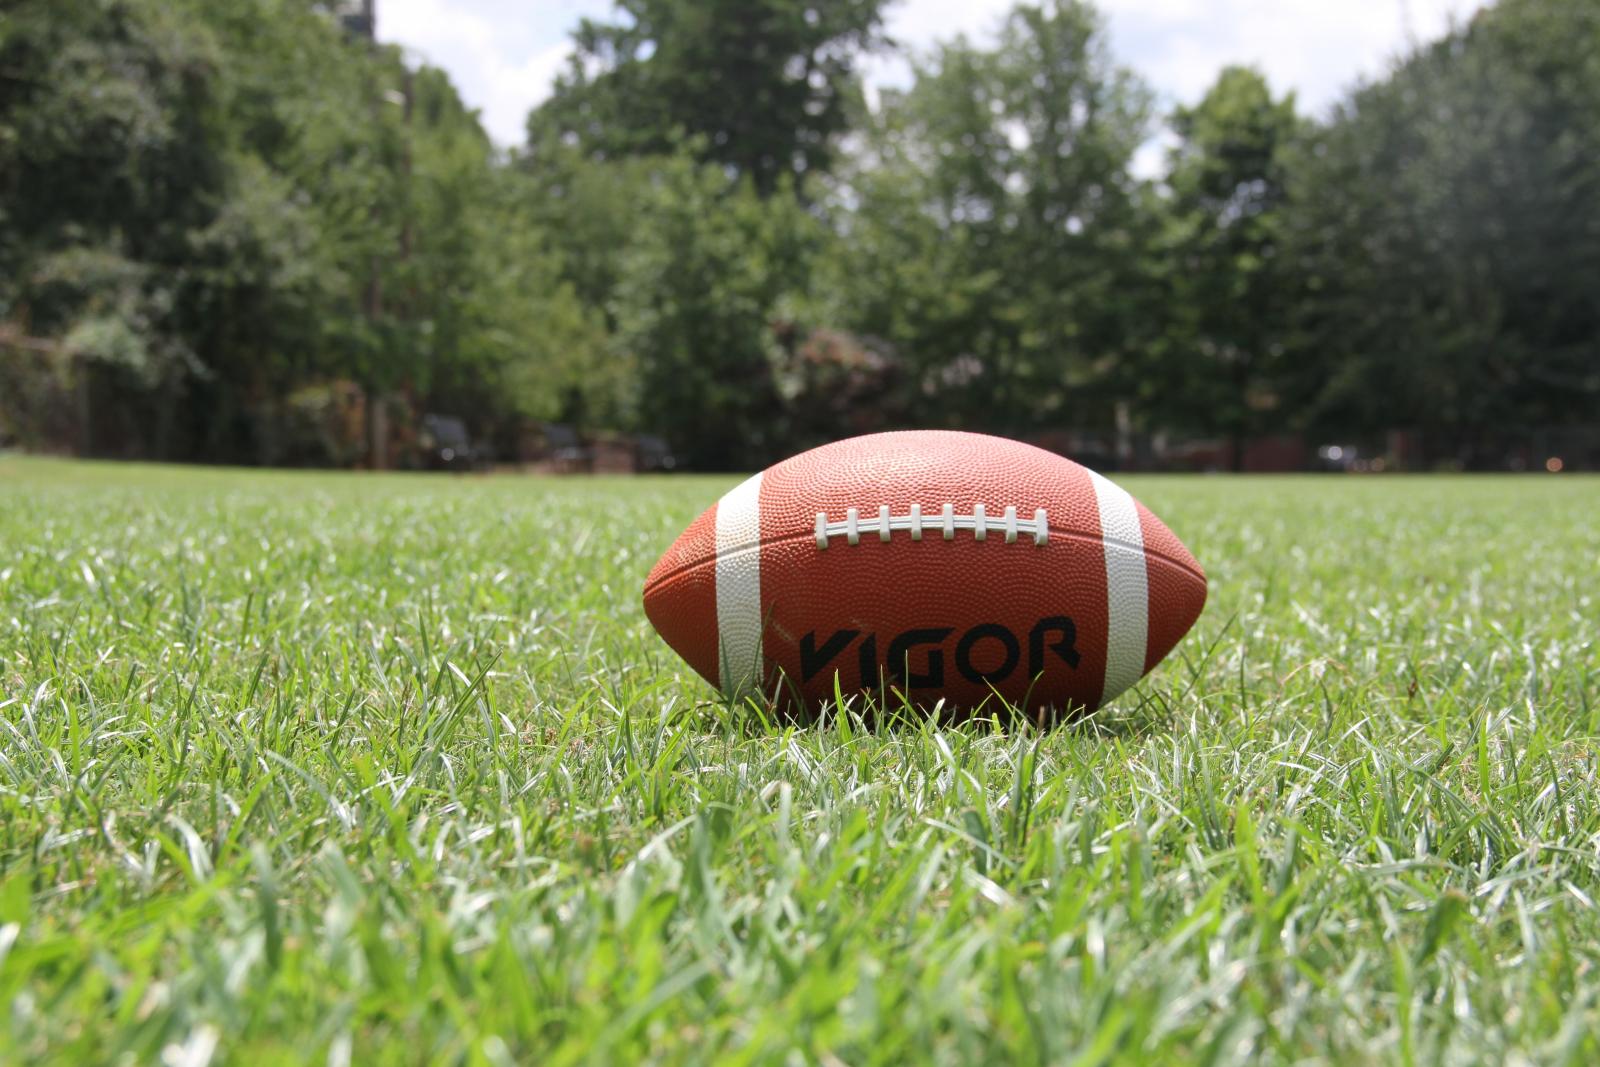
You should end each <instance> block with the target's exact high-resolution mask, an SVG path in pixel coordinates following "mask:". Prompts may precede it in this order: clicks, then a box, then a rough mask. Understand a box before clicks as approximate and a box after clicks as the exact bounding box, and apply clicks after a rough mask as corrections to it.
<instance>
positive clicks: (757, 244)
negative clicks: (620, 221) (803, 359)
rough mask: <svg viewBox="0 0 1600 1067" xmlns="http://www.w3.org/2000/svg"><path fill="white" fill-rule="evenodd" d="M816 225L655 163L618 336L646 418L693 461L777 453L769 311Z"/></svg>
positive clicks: (725, 463) (772, 202)
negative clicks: (634, 372)
mask: <svg viewBox="0 0 1600 1067" xmlns="http://www.w3.org/2000/svg"><path fill="white" fill-rule="evenodd" d="M816 231H817V227H816V224H815V221H814V219H813V218H812V217H811V216H810V215H808V214H807V213H806V212H805V211H804V210H802V209H801V208H800V207H799V205H798V204H796V203H795V202H794V201H793V199H792V198H790V197H771V198H763V197H761V196H760V195H759V194H758V193H757V192H756V190H755V188H754V186H753V183H752V182H750V181H748V180H734V181H731V182H730V179H729V178H728V177H727V176H726V175H725V174H724V173H723V172H722V170H721V169H720V168H717V167H712V166H703V165H698V164H696V163H694V162H693V161H692V160H689V159H686V158H676V159H668V160H663V161H662V163H661V166H660V168H659V170H658V172H657V174H656V176H655V181H654V182H653V183H652V191H651V194H650V197H649V200H648V202H647V203H646V204H645V210H644V211H643V214H642V225H641V230H640V233H639V235H638V237H637V239H636V240H635V242H634V243H633V245H632V247H631V249H630V252H629V255H628V258H627V261H626V263H625V265H624V269H623V274H622V277H621V279H620V280H619V283H618V286H617V293H616V297H615V315H616V319H617V343H618V344H619V345H620V346H621V348H622V349H623V350H624V351H626V352H628V353H630V354H631V356H632V357H633V359H634V360H635V361H636V365H637V367H638V390H639V393H638V410H639V418H640V422H641V424H642V425H645V426H648V427H651V428H653V429H656V430H659V431H660V432H662V433H665V434H666V435H667V436H668V437H669V438H670V439H671V440H672V441H673V442H674V443H675V444H676V445H677V446H678V447H679V448H680V449H681V450H682V452H683V454H684V458H686V459H687V460H688V461H689V462H690V463H691V464H693V465H695V466H699V467H706V468H710V469H714V470H716V469H729V468H737V467H740V466H746V465H749V464H751V463H759V462H761V461H763V460H770V459H772V458H776V456H777V454H778V452H779V451H780V450H781V447H782V445H783V443H784V442H783V436H782V430H783V406H782V399H781V397H780V394H779V391H778V381H777V371H778V365H779V360H780V357H779V353H778V350H777V337H776V336H775V333H774V325H775V321H774V320H775V317H776V315H777V305H778V302H779V300H780V298H781V297H782V296H783V294H784V293H785V292H790V291H794V290H796V289H798V288H800V287H801V286H803V285H804V282H805V270H806V264H807V263H808V262H809V260H810V252H811V249H812V247H813V246H814V244H815V241H816V239H817V232H816Z"/></svg>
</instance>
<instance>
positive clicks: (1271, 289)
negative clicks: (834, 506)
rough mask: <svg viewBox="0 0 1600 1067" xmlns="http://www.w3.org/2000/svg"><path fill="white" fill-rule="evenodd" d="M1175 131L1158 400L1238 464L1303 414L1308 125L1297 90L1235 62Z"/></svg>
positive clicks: (1166, 414)
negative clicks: (1291, 263) (1300, 356)
mask: <svg viewBox="0 0 1600 1067" xmlns="http://www.w3.org/2000/svg"><path fill="white" fill-rule="evenodd" d="M1172 127H1173V130H1174V132H1175V133H1176V134H1177V136H1178V144H1177V147H1176V148H1175V149H1173V151H1172V156H1171V169H1170V172H1169V177H1168V179H1167V180H1168V185H1169V187H1170V190H1171V196H1170V198H1169V199H1168V200H1167V201H1166V203H1165V204H1164V205H1163V207H1164V214H1165V216H1166V222H1167V227H1166V231H1165V234H1164V240H1163V242H1162V246H1161V252H1162V260H1161V261H1160V262H1159V263H1158V264H1157V269H1158V270H1160V271H1162V273H1163V274H1164V279H1163V281H1164V286H1163V291H1164V292H1165V294H1166V301H1165V311H1166V314H1165V316H1164V319H1165V322H1166V327H1167V328H1166V329H1165V330H1164V332H1163V335H1162V336H1161V338H1160V339H1159V340H1158V341H1157V342H1156V343H1155V344H1153V345H1152V346H1151V354H1152V355H1153V356H1154V357H1155V372H1156V373H1158V374H1160V375H1161V379H1160V381H1161V389H1160V391H1159V393H1157V394H1155V395H1154V396H1153V397H1152V399H1153V400H1154V401H1155V402H1156V403H1157V404H1159V405H1160V414H1161V416H1163V421H1164V422H1166V423H1169V424H1171V425H1174V426H1177V427H1181V428H1184V429H1188V430H1190V431H1198V432H1201V433H1204V432H1208V431H1209V432H1221V433H1223V434H1225V435H1226V436H1227V437H1228V438H1230V439H1231V441H1232V443H1233V446H1234V447H1233V459H1234V462H1235V463H1236V464H1237V463H1239V462H1240V461H1241V459H1242V456H1243V445H1244V442H1245V441H1247V440H1248V439H1249V438H1250V437H1252V436H1255V435H1256V434H1259V433H1262V432H1266V431H1268V430H1269V429H1271V428H1274V427H1282V426H1283V425H1285V423H1286V421H1290V420H1292V416H1288V415H1286V410H1285V409H1286V407H1287V405H1288V400H1289V398H1288V397H1286V396H1285V395H1284V393H1283V389H1284V381H1283V371H1284V367H1283V364H1284V362H1285V359H1286V353H1287V351H1288V342H1289V337H1288V330H1289V325H1288V310H1289V307H1290V303H1291V300H1292V299H1293V295H1294V294H1293V288H1294V286H1295V284H1296V282H1295V279H1294V276H1293V272H1292V271H1291V270H1290V269H1288V268H1286V266H1285V257H1284V255H1283V254H1282V252H1283V248H1282V243H1283V229H1284V226H1285V219H1284V211H1285V197H1286V194H1287V184H1288V180H1289V157H1290V154H1291V152H1292V151H1293V150H1294V147H1295V145H1296V143H1297V140H1298V138H1299V137H1300V136H1301V123H1300V120H1299V119H1298V118H1297V117H1296V115H1295V107H1294V98H1293V96H1292V95H1291V96H1286V97H1283V98H1281V99H1274V97H1273V95H1272V91H1271V89H1270V88H1269V87H1268V86H1267V83H1266V79H1264V78H1263V77H1262V76H1261V75H1260V74H1259V73H1257V72H1256V71H1254V70H1250V69H1247V68H1241V67H1230V68H1228V69H1227V70H1224V71H1223V72H1222V74H1221V75H1220V76H1219V77H1218V79H1217V81H1216V84H1215V85H1213V86H1212V87H1211V89H1210V90H1209V91H1208V92H1207V93H1206V95H1205V97H1204V98H1203V99H1201V101H1200V102H1199V103H1198V104H1196V105H1195V106H1194V107H1190V108H1179V109H1178V110H1177V111H1176V112H1175V113H1174V115H1173V117H1172Z"/></svg>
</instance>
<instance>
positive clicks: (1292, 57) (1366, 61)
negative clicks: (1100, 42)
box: [378, 0, 1480, 161]
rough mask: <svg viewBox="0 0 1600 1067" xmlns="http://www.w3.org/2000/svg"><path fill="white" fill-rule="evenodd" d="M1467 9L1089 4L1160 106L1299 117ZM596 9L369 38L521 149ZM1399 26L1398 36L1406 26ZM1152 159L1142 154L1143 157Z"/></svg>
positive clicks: (406, 16)
mask: <svg viewBox="0 0 1600 1067" xmlns="http://www.w3.org/2000/svg"><path fill="white" fill-rule="evenodd" d="M1011 6H1012V0H900V2H899V3H894V4H892V5H891V6H890V7H889V8H888V9H887V12H886V28H887V31H888V33H889V35H890V36H891V37H892V38H893V39H894V40H895V41H896V42H898V43H899V44H900V45H901V46H903V47H905V48H909V49H911V50H912V51H914V52H924V53H925V52H926V51H927V50H928V49H930V48H931V47H932V46H933V44H934V43H935V42H937V41H941V40H947V39H949V38H951V37H954V36H955V35H956V34H958V33H964V34H966V35H967V36H969V37H971V38H973V39H974V40H978V41H985V40H989V39H992V36H993V34H994V31H995V29H996V27H998V25H999V23H1000V21H1001V19H1002V18H1003V17H1004V15H1005V13H1006V11H1008V10H1009V9H1010V8H1011ZM1479 6H1480V0H1102V2H1101V4H1100V8H1101V10H1102V11H1103V12H1105V14H1106V16H1107V20H1108V25H1109V27H1110V31H1111V45H1112V50H1113V52H1114V54H1115V55H1116V57H1117V58H1118V60H1120V61H1121V62H1123V63H1126V64H1128V65H1129V66H1131V67H1133V68H1134V69H1136V70H1137V71H1139V73H1140V74H1141V75H1143V76H1144V78H1145V79H1146V80H1147V81H1148V82H1149V83H1150V84H1151V85H1152V86H1153V87H1154V88H1155V89H1156V91H1157V93H1159V94H1160V96H1161V98H1162V100H1163V103H1165V104H1172V103H1176V102H1185V103H1189V102H1193V101H1194V100H1196V99H1198V98H1199V97H1200V95H1201V94H1202V93H1203V92H1204V91H1205V89H1206V87H1207V86H1208V85H1210V83H1211V81H1212V80H1213V79H1214V78H1215V77H1216V73H1217V71H1218V70H1220V69H1221V68H1222V67H1223V66H1225V65H1227V64H1230V63H1248V64H1253V65H1255V66H1257V67H1259V68H1261V70H1262V71H1263V72H1264V73H1265V74H1266V75H1267V78H1268V80H1269V81H1270V82H1271V83H1272V85H1273V87H1274V88H1275V89H1276V90H1278V91H1279V92H1282V91H1285V90H1288V89H1294V90H1295V91H1296V92H1297V93H1298V94H1299V97H1300V101H1301V106H1302V108H1303V109H1307V110H1312V111H1321V110H1323V109H1325V108H1326V107H1327V106H1328V105H1329V104H1331V103H1332V102H1333V101H1334V100H1336V99H1338V97H1339V95H1340V94H1341V93H1342V92H1343V91H1345V90H1346V89H1348V88H1349V87H1350V86H1351V85H1353V84H1354V83H1355V82H1356V81H1357V80H1358V79H1360V78H1363V77H1366V78H1371V77H1375V76H1377V75H1379V74H1381V73H1382V72H1383V70H1384V67H1385V64H1386V63H1387V62H1388V61H1389V60H1390V59H1391V58H1392V57H1393V56H1394V55H1396V54H1398V53H1400V52H1401V51H1403V50H1404V49H1405V48H1406V47H1407V44H1408V41H1409V40H1428V39H1430V38H1433V37H1437V36H1438V35H1439V34H1441V33H1443V32H1444V30H1445V29H1446V28H1447V26H1448V25H1449V22H1450V19H1451V17H1452V16H1453V17H1454V18H1456V19H1457V20H1461V19H1465V18H1466V17H1468V16H1469V15H1470V14H1471V13H1472V12H1473V11H1474V10H1476V9H1477V8H1478V7H1479ZM610 10H611V4H610V3H609V2H608V0H537V2H534V3H528V2H526V0H379V4H378V34H379V36H380V37H381V38H382V39H384V40H386V41H393V42H397V43H399V44H403V45H405V46H406V47H407V48H409V49H411V50H412V51H414V52H416V53H417V54H419V55H421V56H423V57H426V58H427V60H428V61H429V62H431V63H434V64H436V65H438V66H441V67H444V68H445V69H446V70H448V71H449V72H450V75H451V77H452V78H454V79H455V82H456V85H457V87H458V88H459V89H460V90H461V94H462V96H463V97H464V98H465V99H466V101H467V103H468V104H469V105H470V106H472V107H476V108H478V109H480V110H481V112H482V114H483V121H484V126H485V128H486V129H487V130H488V131H489V134H490V135H491V136H492V137H493V138H494V139H495V140H496V141H498V142H500V143H502V144H515V143H518V142H520V141H521V140H522V136H523V122H524V120H525V118H526V117H527V113H528V110H529V109H530V108H532V107H534V106H535V105H537V104H538V103H539V102H540V101H541V100H543V99H544V98H545V97H546V96H547V95H548V94H549V91H550V84H551V82H552V81H553V80H554V78H555V76H556V74H557V73H558V72H559V71H560V70H561V69H562V67H563V66H564V65H565V63H566V59H567V56H568V55H570V53H571V45H570V44H569V42H568V33H569V31H570V30H571V28H572V27H573V26H574V25H576V23H577V21H578V19H580V18H582V17H585V16H587V17H590V18H598V17H604V16H605V15H606V14H607V13H608V12H609V11H610ZM1408 22H1409V26H1408V25H1407V23H1408ZM865 73H866V76H867V78H868V80H869V82H871V83H872V84H873V85H905V84H906V83H907V81H908V80H909V77H910V68H909V66H908V65H907V64H906V62H905V61H904V60H903V59H901V58H898V57H887V56H881V57H874V58H872V59H870V60H869V61H868V63H867V65H866V71H865ZM1156 158H1158V157H1156V156H1151V160H1152V161H1153V160H1154V159H1156Z"/></svg>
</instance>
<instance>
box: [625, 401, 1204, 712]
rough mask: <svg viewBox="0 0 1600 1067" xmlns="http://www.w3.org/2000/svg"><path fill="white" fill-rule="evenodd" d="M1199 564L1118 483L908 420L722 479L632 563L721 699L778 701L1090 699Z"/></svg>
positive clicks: (1068, 704) (1033, 707) (1122, 678)
mask: <svg viewBox="0 0 1600 1067" xmlns="http://www.w3.org/2000/svg"><path fill="white" fill-rule="evenodd" d="M1205 601H1206V577H1205V572H1204V571H1203V570H1201V568H1200V565H1199V564H1198V563H1196V562H1195V559H1194V557H1193V556H1192V555H1190V553H1189V550H1188V549H1187V548H1185V547H1184V546H1183V543H1182V542H1180V541H1179V540H1178V539H1177V538H1176V537H1175V536H1173V534H1172V532H1171V531H1170V530H1168V529H1167V528H1166V526H1165V525H1163V524H1162V522H1161V520H1160V519H1157V518H1156V517H1155V516H1154V515H1152V514H1151V513H1150V512H1149V511H1148V510H1147V509H1146V508H1145V507H1144V505H1142V504H1140V503H1139V502H1138V501H1136V500H1134V499H1133V498H1132V497H1131V496H1129V495H1128V493H1127V492H1126V491H1125V490H1123V489H1121V488H1119V487H1118V486H1116V485H1115V484H1113V483H1112V482H1110V481H1108V480H1107V479H1105V478H1103V477H1101V476H1100V475H1098V474H1096V473H1094V472H1093V471H1091V470H1089V469H1087V468H1086V467H1083V466H1080V465H1079V464H1077V463H1074V462H1073V461H1071V460H1069V459H1066V458H1064V457H1062V456H1058V455H1056V454H1054V453H1052V452H1046V451H1044V450H1043V449H1039V448H1035V447H1033V446H1031V445H1025V444H1021V443H1019V442H1017V441H1010V440H1006V439H1004V438H999V437H989V436H986V435H982V434H973V433H957V432H952V431H937V430H917V431H907V432H900V433H882V434H872V435H869V436H865V437H855V438H851V439H849V440H845V441H838V442H835V443H833V444H829V445H823V446H822V447H820V448H814V449H812V450H811V451H809V452H804V453H801V454H800V455H798V456H794V457H792V458H790V459H787V460H784V461H783V462H781V463H778V464H777V465H775V466H773V467H770V468H768V469H767V470H765V471H762V472H761V473H760V474H757V475H754V476H753V477H751V478H749V479H747V480H746V481H744V482H742V483H741V484H739V485H738V486H736V487H734V488H733V489H731V490H729V491H728V493H727V494H726V495H724V496H723V497H722V499H721V500H718V501H717V502H716V503H715V504H713V505H712V506H711V507H710V508H709V509H708V510H707V511H706V512H705V513H704V514H702V515H701V516H700V517H699V518H698V519H696V520H695V521H694V522H693V523H691V524H690V525H689V528H688V529H687V530H685V531H684V532H683V534H682V535H681V536H679V538H678V539H677V541H676V542H674V543H673V544H672V546H671V547H670V548H668V549H667V551H666V553H665V554H664V555H663V556H662V557H661V559H660V560H659V561H657V563H656V565H655V567H654V568H653V569H652V570H651V571H650V575H649V577H648V578H647V579H646V581H645V586H644V607H645V613H646V614H647V615H648V616H649V618H650V621H651V623H652V624H653V625H654V626H655V628H656V630H657V631H658V632H659V633H660V634H661V636H662V637H663V638H664V639H665V640H666V642H667V643H668V644H669V645H671V646H672V647H673V648H674V649H675V650H677V652H678V653H679V654H680V655H681V656H682V657H683V658H684V660H685V661H687V662H688V664H689V665H690V666H691V667H693V668H694V669H695V670H696V671H697V672H699V674H700V675H702V676H703V677H704V678H705V679H706V680H707V681H709V682H711V684H712V685H714V686H716V687H717V688H719V689H720V690H721V691H722V692H723V693H724V694H725V695H726V696H727V697H729V698H730V699H734V700H738V699H742V698H744V697H747V696H753V695H759V696H761V697H763V698H765V699H767V700H770V701H772V702H773V704H774V706H775V707H779V708H782V709H786V710H787V711H789V712H793V711H795V710H798V709H799V708H804V709H806V710H809V711H813V712H814V711H815V710H816V709H817V708H819V707H820V706H821V705H822V704H823V703H825V702H827V701H829V700H831V699H833V697H834V695H835V692H836V686H837V691H838V692H841V693H844V694H855V693H862V692H871V693H875V694H878V695H879V697H881V698H887V699H889V700H890V701H891V702H892V703H893V704H894V705H896V706H898V705H899V704H901V703H902V702H904V703H909V704H911V705H913V706H915V707H919V708H926V707H931V706H933V705H936V704H938V703H939V702H940V701H943V702H944V708H945V709H948V710H950V711H958V710H966V711H972V710H977V709H980V708H982V707H984V706H985V705H986V704H988V705H989V706H995V705H997V703H998V702H997V701H996V698H997V697H998V698H1001V699H1003V700H1004V701H1005V702H1006V703H1007V704H1009V705H1011V706H1013V707H1016V708H1018V709H1022V710H1024V711H1025V712H1026V713H1027V714H1029V715H1030V716H1050V717H1055V716H1065V715H1070V714H1071V713H1073V712H1075V711H1082V710H1093V709H1096V708H1099V707H1100V706H1102V705H1104V704H1105V703H1106V702H1107V701H1109V700H1111V699H1112V698H1114V697H1115V696H1116V695H1117V694H1118V693H1121V692H1122V691H1123V690H1125V689H1127V688H1128V687H1129V686H1131V685H1132V684H1133V683H1134V682H1136V681H1138V680H1139V678H1141V677H1142V676H1143V675H1144V674H1145V673H1146V672H1147V671H1149V670H1150V669H1151V668H1152V667H1154V666H1155V665H1156V664H1157V663H1159V662H1160V661H1161V659H1162V657H1164V656H1165V655H1166V654H1167V653H1168V652H1169V651H1170V650H1171V649H1172V647H1173V646H1174V645H1175V644H1177V643H1178V641H1179V639H1180V638H1182V637H1183V635H1184V634H1185V633H1186V632H1188V630H1189V627H1190V626H1191V625H1193V623H1194V621H1195V619H1196V618H1198V617H1199V615H1200V610H1201V608H1202V607H1204V606H1205Z"/></svg>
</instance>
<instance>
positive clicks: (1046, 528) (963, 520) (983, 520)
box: [817, 504, 1050, 548]
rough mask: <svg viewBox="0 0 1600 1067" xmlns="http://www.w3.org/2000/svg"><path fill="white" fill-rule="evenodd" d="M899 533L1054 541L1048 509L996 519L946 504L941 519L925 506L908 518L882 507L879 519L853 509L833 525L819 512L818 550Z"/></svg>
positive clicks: (1012, 511)
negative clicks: (926, 514)
mask: <svg viewBox="0 0 1600 1067" xmlns="http://www.w3.org/2000/svg"><path fill="white" fill-rule="evenodd" d="M896 530H906V531H908V532H909V533H910V534H911V540H913V541H920V540H922V535H923V532H924V531H933V532H935V533H939V534H942V535H943V536H944V539H945V540H946V541H953V540H955V536H956V531H957V530H971V531H972V537H973V539H974V540H977V541H982V540H984V539H985V538H986V537H987V536H988V534H989V532H990V531H991V530H992V531H993V532H995V533H998V534H1004V535H1005V538H1006V544H1008V545H1009V544H1013V543H1015V541H1016V540H1017V536H1018V535H1019V534H1020V535H1022V536H1024V537H1031V538H1033V543H1034V544H1036V545H1042V544H1044V543H1045V542H1047V541H1049V540H1050V522H1049V519H1048V517H1047V516H1046V515H1045V510H1044V508H1038V509H1037V510H1035V511H1034V513H1033V518H1032V519H1019V518H1017V509H1016V508H1006V512H1005V515H1003V516H1001V517H999V518H994V517H991V516H990V515H988V514H987V513H986V512H985V511H984V507H983V505H982V504H974V505H973V507H972V514H971V515H957V514H956V510H955V507H954V506H953V505H950V504H946V505H944V507H942V508H941V509H940V510H939V514H938V515H937V516H929V517H927V518H924V517H923V514H922V505H921V504H912V505H911V510H910V511H909V512H907V513H906V514H904V515H891V514H890V513H889V505H888V504H881V505H879V507H878V514H877V515H876V516H869V517H868V518H866V519H863V518H862V517H861V509H859V508H850V509H849V510H848V511H846V512H845V514H844V519H843V521H839V522H829V521H828V513H827V512H826V511H819V512H817V547H818V548H827V547H828V541H829V539H830V538H834V537H843V538H844V539H845V540H846V541H847V542H849V543H850V544H852V545H858V544H860V543H861V535H862V534H874V533H875V534H877V535H878V540H880V541H887V540H889V539H890V537H891V536H892V535H893V533H894V531H896Z"/></svg>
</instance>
